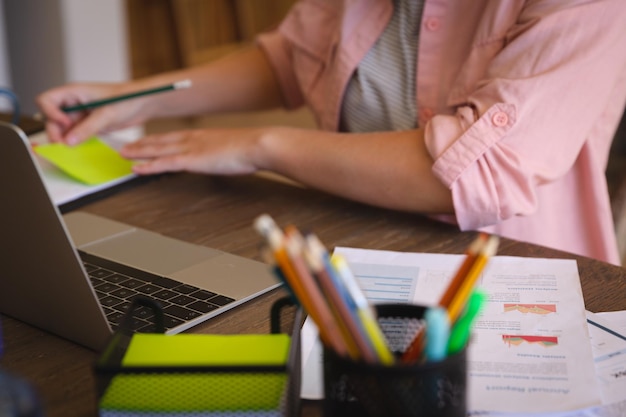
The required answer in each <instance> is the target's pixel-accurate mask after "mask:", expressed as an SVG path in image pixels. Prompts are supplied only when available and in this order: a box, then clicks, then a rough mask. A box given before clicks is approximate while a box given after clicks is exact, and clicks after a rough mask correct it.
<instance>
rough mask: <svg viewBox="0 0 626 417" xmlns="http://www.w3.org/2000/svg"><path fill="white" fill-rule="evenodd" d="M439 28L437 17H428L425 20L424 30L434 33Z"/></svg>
mask: <svg viewBox="0 0 626 417" xmlns="http://www.w3.org/2000/svg"><path fill="white" fill-rule="evenodd" d="M440 27H441V20H440V19H439V18H438V17H429V18H428V19H426V29H428V30H430V31H432V32H435V31H437V30H439V28H440Z"/></svg>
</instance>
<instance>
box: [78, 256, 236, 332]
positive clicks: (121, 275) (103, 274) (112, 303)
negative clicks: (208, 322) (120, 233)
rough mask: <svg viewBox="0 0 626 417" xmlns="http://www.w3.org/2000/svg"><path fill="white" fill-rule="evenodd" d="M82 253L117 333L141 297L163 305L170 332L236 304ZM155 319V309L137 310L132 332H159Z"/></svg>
mask: <svg viewBox="0 0 626 417" xmlns="http://www.w3.org/2000/svg"><path fill="white" fill-rule="evenodd" d="M79 254H80V256H81V258H82V261H83V264H84V265H85V270H86V271H87V274H88V275H89V278H90V279H91V283H92V285H93V287H94V289H95V291H96V294H97V296H98V299H99V300H100V304H101V305H102V308H103V309H104V312H105V314H106V317H107V320H108V321H109V324H110V325H111V328H112V329H113V330H115V329H116V328H117V327H118V326H119V324H120V323H121V321H122V319H123V318H124V317H125V315H126V312H127V311H128V310H129V308H130V306H131V303H132V301H133V299H134V298H135V297H137V296H144V297H148V298H152V299H154V300H156V301H157V302H158V303H159V304H160V305H161V307H162V309H163V319H164V320H163V321H164V326H165V330H166V331H167V330H168V329H171V328H173V327H176V326H179V325H181V324H183V323H185V322H186V321H190V320H193V319H195V318H196V317H199V316H201V315H203V314H206V313H209V312H210V311H213V310H215V309H217V308H220V307H222V306H225V305H227V304H229V303H232V302H233V301H235V300H234V299H232V298H230V297H226V296H224V295H221V294H217V293H214V292H210V291H206V290H203V289H200V288H198V287H194V286H192V285H188V284H183V283H181V282H179V281H175V280H173V279H171V278H166V277H162V276H158V275H154V274H151V273H149V272H146V271H141V270H139V269H135V268H132V267H129V266H126V265H122V264H119V263H116V262H113V261H110V260H108V259H102V258H100V257H97V256H94V255H91V254H88V253H85V252H82V251H79ZM152 318H153V315H152V310H151V309H149V308H146V307H140V308H138V309H136V310H135V313H134V314H133V321H132V330H134V331H137V332H153V331H155V325H154V323H153V322H152V320H151V319H152Z"/></svg>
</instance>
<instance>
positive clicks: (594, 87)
mask: <svg viewBox="0 0 626 417" xmlns="http://www.w3.org/2000/svg"><path fill="white" fill-rule="evenodd" d="M496 3H497V2H496ZM625 9H626V3H624V2H623V1H620V0H615V1H611V0H606V1H580V2H562V1H552V2H550V1H544V2H532V3H530V2H529V3H527V5H526V6H525V7H524V8H523V9H522V10H521V13H520V14H519V16H518V17H517V18H516V21H515V22H514V24H512V25H511V26H510V27H509V28H508V29H507V31H506V32H505V33H502V34H501V35H502V36H501V40H500V41H501V42H500V43H499V45H501V47H500V48H499V50H498V51H496V52H495V53H494V51H493V49H492V48H493V45H494V42H492V40H490V42H482V43H481V42H478V41H477V42H476V44H475V45H474V46H473V48H472V51H471V52H470V53H469V55H468V58H467V60H466V65H465V67H463V68H461V69H460V73H459V75H458V77H457V84H458V85H456V86H455V89H453V90H454V91H455V92H456V93H455V94H456V96H455V97H451V98H450V101H451V102H452V103H449V104H451V106H452V108H453V109H454V111H453V112H451V113H452V114H442V113H440V114H438V115H436V116H434V117H433V118H432V119H430V120H429V121H428V123H427V124H426V126H425V138H426V139H425V140H426V146H427V149H428V151H429V153H430V154H431V156H432V157H433V159H434V165H433V172H434V173H435V175H436V176H437V177H438V178H439V179H440V180H441V181H442V182H443V183H444V184H445V185H446V186H447V187H449V188H450V190H451V191H452V195H453V201H454V207H455V215H456V221H457V223H458V224H459V226H460V228H461V229H463V230H470V229H478V228H481V227H484V226H489V225H493V224H497V223H499V222H501V221H503V220H507V219H510V218H512V217H514V216H525V215H532V214H533V213H535V212H536V210H537V206H538V204H539V202H538V197H537V190H538V188H540V187H541V186H542V185H544V184H547V183H553V182H555V181H559V179H561V178H562V177H563V176H564V175H566V173H568V172H569V171H570V170H571V169H572V167H573V166H574V164H575V163H576V160H577V158H578V156H579V154H580V152H581V149H583V147H585V146H588V147H590V148H591V149H592V151H591V152H592V154H593V157H594V158H595V161H594V163H595V164H597V166H598V167H602V166H603V165H604V164H605V163H606V160H605V158H606V155H607V154H608V147H609V146H610V139H609V140H607V138H610V137H611V132H608V131H607V132H605V134H604V135H598V136H597V137H591V132H595V133H598V132H599V131H601V130H602V127H601V126H600V125H602V124H605V125H607V127H606V129H612V128H613V127H614V126H615V121H616V120H615V115H618V114H619V113H620V112H621V110H622V109H623V105H624V100H625V99H626V97H625V95H624V94H625V92H624V88H623V87H624V85H623V78H624V77H623V74H624V71H625V70H626V47H625V46H624V45H626V31H625V30H624V25H623V22H626V10H625ZM479 40H480V39H479ZM496 44H498V43H497V42H496ZM485 45H489V47H485ZM620 83H621V84H620ZM459 91H463V92H464V93H459ZM418 94H419V91H418ZM620 102H621V106H622V107H620V104H619V103H620ZM607 104H609V105H611V106H613V107H617V109H615V110H613V109H608V108H607ZM611 112H612V113H615V115H611V116H610V117H607V116H606V115H607V114H611ZM607 122H609V123H607ZM599 126H600V127H599Z"/></svg>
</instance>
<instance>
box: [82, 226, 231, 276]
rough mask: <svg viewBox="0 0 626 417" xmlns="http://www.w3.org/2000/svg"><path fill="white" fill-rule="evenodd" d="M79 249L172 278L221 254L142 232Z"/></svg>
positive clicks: (123, 235) (116, 237) (132, 232)
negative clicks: (177, 272)
mask: <svg viewBox="0 0 626 417" xmlns="http://www.w3.org/2000/svg"><path fill="white" fill-rule="evenodd" d="M79 248H80V249H81V250H84V251H85V252H87V253H91V254H93V255H97V256H100V257H102V258H105V259H110V260H112V261H115V262H119V263H122V264H125V265H128V266H132V267H134V268H137V269H143V270H146V271H149V272H152V273H154V274H157V275H171V274H172V273H174V272H176V271H180V270H183V269H186V268H189V267H190V266H192V265H195V264H197V263H200V262H203V261H206V260H207V259H210V258H213V257H215V256H218V255H220V254H222V253H223V252H220V251H218V250H215V249H210V248H207V247H204V246H199V245H194V244H191V243H187V242H184V241H181V240H177V239H172V238H169V237H167V236H163V235H161V234H158V233H154V232H150V231H147V230H143V229H138V230H137V229H135V230H133V231H130V232H128V233H124V234H120V235H116V236H113V237H111V238H108V239H104V240H101V241H98V242H95V243H91V244H86V245H81V246H79Z"/></svg>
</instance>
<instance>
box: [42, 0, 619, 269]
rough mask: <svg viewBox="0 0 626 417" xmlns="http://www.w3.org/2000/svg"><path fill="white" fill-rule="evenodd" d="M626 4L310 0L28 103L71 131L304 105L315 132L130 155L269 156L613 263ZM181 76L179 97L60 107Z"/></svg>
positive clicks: (164, 161)
mask: <svg viewBox="0 0 626 417" xmlns="http://www.w3.org/2000/svg"><path fill="white" fill-rule="evenodd" d="M625 18H626V3H624V2H623V1H620V0H604V1H602V0H597V1H590V0H585V1H583V0H580V1H574V0H571V1H562V0H550V1H548V0H543V1H524V0H509V1H506V2H503V1H489V0H477V1H473V2H449V3H445V2H441V1H436V2H435V1H410V0H393V1H392V0H385V1H382V0H353V1H347V0H346V1H338V0H302V1H300V2H298V3H297V4H296V5H295V6H294V7H293V8H292V10H291V11H290V13H289V15H288V16H287V17H286V18H285V20H284V21H283V22H282V24H281V25H280V27H279V28H278V29H277V30H276V31H274V32H270V33H267V34H263V35H261V36H260V37H259V38H258V42H257V44H256V45H255V47H254V48H251V49H249V50H246V51H244V52H241V53H237V54H234V55H232V56H229V57H227V58H225V59H222V60H219V61H216V62H213V63H209V64H207V65H204V66H201V67H196V68H190V69H184V70H181V71H176V72H172V73H167V74H162V75H158V76H155V77H150V78H147V79H142V80H137V81H133V82H128V83H121V84H115V85H98V84H75V85H67V86H62V87H59V88H55V89H52V90H49V91H47V92H45V93H43V94H42V95H40V96H39V97H38V104H39V106H40V107H41V109H42V111H43V112H44V113H45V114H46V116H47V120H48V122H47V124H46V129H47V132H48V135H49V137H50V139H51V140H53V141H63V142H66V143H70V144H71V143H77V142H79V141H81V140H83V139H85V138H86V137H88V136H90V135H92V134H94V133H97V132H102V131H105V130H112V129H118V128H122V127H127V126H130V125H133V124H138V123H142V122H145V121H146V120H148V119H151V118H156V117H172V116H183V115H185V116H189V115H201V114H207V113H215V112H229V111H248V110H258V109H267V108H271V107H277V106H282V107H285V108H297V107H299V106H303V105H307V106H308V107H309V108H310V109H311V110H312V111H313V113H314V114H315V116H316V118H317V121H318V124H319V126H320V128H321V130H319V131H317V130H315V131H314V130H304V129H295V128H286V127H278V126H277V127H267V128H266V127H264V128H249V129H199V130H189V131H179V132H170V133H166V134H160V135H152V136H147V137H145V138H143V139H141V140H139V141H138V142H136V143H134V144H131V145H128V146H127V147H126V148H124V149H123V150H122V154H123V155H124V156H125V157H128V158H134V159H141V160H142V161H143V162H141V163H140V164H138V165H136V166H135V170H136V172H137V173H140V174H153V173H159V172H164V171H180V170H186V171H191V172H200V173H206V174H215V175H241V174H249V173H253V172H255V171H258V170H270V171H274V172H276V173H279V174H282V175H285V176H287V177H289V178H292V179H294V180H296V181H299V182H301V183H303V184H306V185H308V186H310V187H315V188H318V189H321V190H324V191H327V192H330V193H333V194H337V195H340V196H343V197H345V198H349V199H353V200H357V201H361V202H364V203H367V204H372V205H376V206H381V207H386V208H391V209H395V210H403V211H410V212H419V213H425V214H429V215H433V216H437V217H438V218H440V219H442V220H446V221H451V222H456V223H457V224H458V225H459V227H460V229H462V230H484V231H487V232H490V233H496V234H500V235H502V236H505V237H509V238H514V239H518V240H522V241H528V242H532V243H536V244H541V245H545V246H550V247H554V248H557V249H561V250H565V251H569V252H573V253H577V254H581V255H586V256H590V257H593V258H597V259H601V260H604V261H608V262H612V263H616V264H618V263H619V259H618V255H617V245H616V241H615V235H614V231H613V223H612V218H611V211H610V204H609V197H608V193H607V189H606V182H605V177H604V169H605V164H606V160H607V156H608V152H609V147H610V143H611V140H612V137H613V133H614V130H615V128H616V126H617V123H618V121H619V118H620V115H621V112H622V110H623V108H624V103H625V102H626V49H625V48H623V45H624V44H626V31H624V30H623V28H622V26H623V25H622V22H624V21H626V19H625ZM591 22H593V23H591ZM186 78H189V79H191V80H192V82H193V87H192V88H191V89H188V90H181V91H179V92H176V93H175V94H174V93H172V94H161V95H154V96H147V97H143V98H138V99H135V100H130V101H126V102H122V103H118V104H115V105H111V106H106V107H102V108H99V109H97V110H93V111H92V112H89V113H85V114H81V115H78V116H76V115H74V114H65V113H64V112H63V111H61V110H60V108H61V107H63V106H68V105H73V104H77V103H82V102H86V101H90V100H94V99H99V98H103V97H108V96H112V95H116V94H120V93H127V92H132V91H136V90H138V89H142V88H148V87H154V86H159V85H162V84H166V83H170V82H174V81H178V80H181V79H186Z"/></svg>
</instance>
